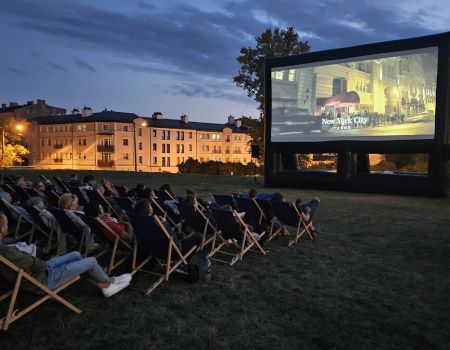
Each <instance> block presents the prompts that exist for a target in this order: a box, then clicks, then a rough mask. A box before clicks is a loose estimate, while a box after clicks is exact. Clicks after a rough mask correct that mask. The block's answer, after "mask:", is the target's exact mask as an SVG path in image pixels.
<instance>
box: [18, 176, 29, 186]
mask: <svg viewBox="0 0 450 350" xmlns="http://www.w3.org/2000/svg"><path fill="white" fill-rule="evenodd" d="M15 185H16V186H17V187H22V188H25V187H28V184H27V182H26V181H25V179H24V178H23V176H19V177H18V178H17V179H16V181H15Z"/></svg>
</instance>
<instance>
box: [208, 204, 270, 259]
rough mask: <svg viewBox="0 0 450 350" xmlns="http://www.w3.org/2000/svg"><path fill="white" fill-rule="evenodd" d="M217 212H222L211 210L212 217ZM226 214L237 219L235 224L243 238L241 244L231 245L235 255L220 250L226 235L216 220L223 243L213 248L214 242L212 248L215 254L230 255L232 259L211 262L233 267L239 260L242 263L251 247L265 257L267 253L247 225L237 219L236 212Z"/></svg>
mask: <svg viewBox="0 0 450 350" xmlns="http://www.w3.org/2000/svg"><path fill="white" fill-rule="evenodd" d="M219 210H220V211H224V210H222V209H212V212H213V215H214V212H215V211H219ZM228 213H230V214H231V215H233V216H234V217H236V218H237V220H238V221H239V223H238V222H236V224H239V225H240V226H241V229H243V230H244V237H243V239H242V242H240V243H239V242H237V243H236V242H234V243H233V245H234V247H236V248H237V252H236V253H235V254H233V253H230V252H227V251H224V250H222V249H221V248H222V247H224V246H225V244H224V242H226V241H225V239H224V236H226V235H225V234H224V233H223V231H222V229H221V227H220V226H221V225H220V222H219V221H220V220H218V223H217V224H218V226H219V232H220V237H221V238H222V239H224V242H221V243H219V245H218V246H217V247H216V246H215V242H214V243H213V248H214V250H215V253H220V254H225V255H231V256H233V258H232V259H231V261H226V260H221V259H218V258H212V260H215V261H219V262H222V263H226V264H229V265H230V266H233V265H234V264H236V263H237V262H238V261H240V260H241V261H242V259H243V257H244V255H245V253H247V252H248V251H249V250H251V249H252V248H253V247H256V248H257V249H256V251H257V252H258V251H259V252H260V253H262V254H263V255H266V254H267V252H266V251H265V250H264V248H263V247H262V246H261V245H260V244H259V242H258V241H257V240H256V238H255V237H254V236H253V234H252V231H251V230H250V229H249V227H248V225H247V224H246V223H245V222H244V221H243V220H242V218H240V217H239V215H238V213H237V212H236V210H233V211H231V212H228ZM265 234H267V233H265ZM233 241H235V240H234V239H233Z"/></svg>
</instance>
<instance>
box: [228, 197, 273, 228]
mask: <svg viewBox="0 0 450 350" xmlns="http://www.w3.org/2000/svg"><path fill="white" fill-rule="evenodd" d="M234 200H235V201H236V204H237V207H238V210H239V211H240V212H245V216H244V219H243V220H244V222H245V223H246V224H249V225H252V226H253V227H258V226H260V225H262V224H263V223H265V222H266V221H267V220H266V217H265V215H264V212H263V210H262V209H261V207H260V206H259V204H258V203H257V202H256V200H254V199H253V198H252V199H250V198H241V197H236V198H234Z"/></svg>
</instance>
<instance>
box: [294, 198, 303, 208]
mask: <svg viewBox="0 0 450 350" xmlns="http://www.w3.org/2000/svg"><path fill="white" fill-rule="evenodd" d="M300 204H302V199H301V198H297V199H296V200H295V206H296V207H297V208H298V206H299V205H300Z"/></svg>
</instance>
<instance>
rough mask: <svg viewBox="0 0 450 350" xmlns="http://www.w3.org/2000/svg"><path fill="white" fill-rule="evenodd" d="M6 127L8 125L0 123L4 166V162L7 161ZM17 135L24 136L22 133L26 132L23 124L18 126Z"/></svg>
mask: <svg viewBox="0 0 450 350" xmlns="http://www.w3.org/2000/svg"><path fill="white" fill-rule="evenodd" d="M5 127H6V123H5V122H3V123H0V129H1V147H2V148H1V154H0V165H1V166H4V165H5V163H4V160H5ZM15 129H16V131H17V134H19V135H22V131H23V130H24V126H23V124H17V125H16V127H15Z"/></svg>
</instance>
